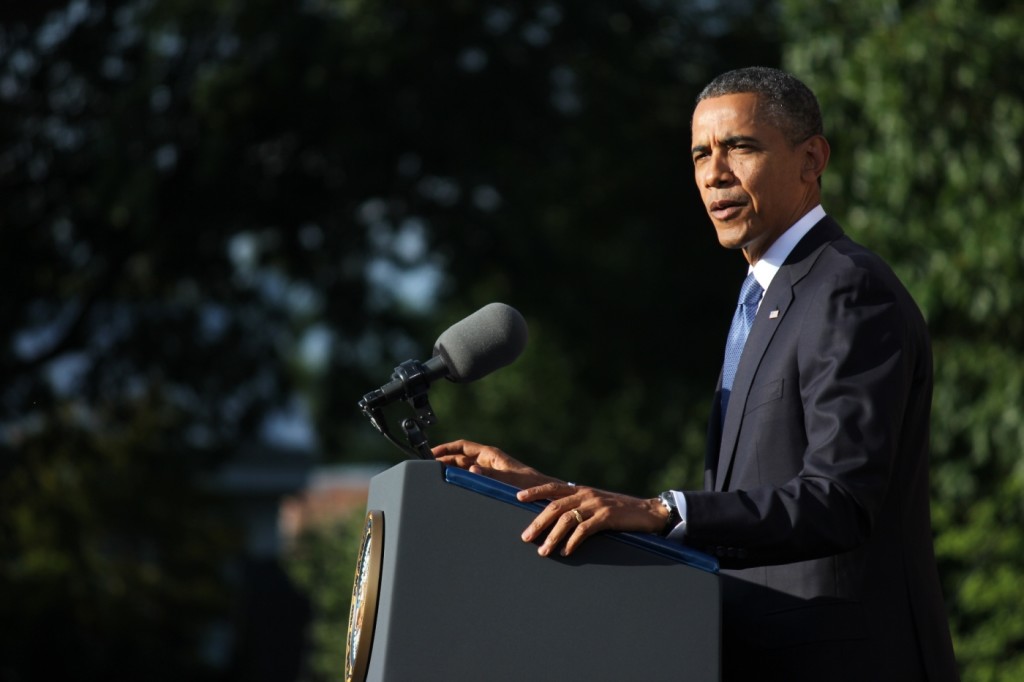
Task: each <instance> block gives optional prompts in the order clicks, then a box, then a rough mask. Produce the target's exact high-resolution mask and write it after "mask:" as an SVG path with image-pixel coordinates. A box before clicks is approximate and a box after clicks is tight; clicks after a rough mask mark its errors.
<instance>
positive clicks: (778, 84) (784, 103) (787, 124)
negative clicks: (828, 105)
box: [697, 66, 824, 145]
mask: <svg viewBox="0 0 1024 682" xmlns="http://www.w3.org/2000/svg"><path fill="white" fill-rule="evenodd" d="M741 93H753V94H755V95H757V96H758V98H759V104H760V105H761V106H762V107H764V112H765V113H767V115H768V119H769V120H770V121H771V123H772V124H773V125H775V126H776V127H778V128H779V130H781V131H782V132H783V134H784V135H785V136H786V139H787V140H789V143H790V144H794V145H795V144H799V143H801V142H803V141H804V140H806V139H808V138H809V137H811V136H813V135H823V134H824V126H823V125H822V122H821V108H820V107H819V106H818V98H817V97H815V96H814V93H813V92H811V89H810V88H809V87H807V86H806V85H804V84H803V82H802V81H800V80H799V79H798V78H796V77H795V76H793V75H791V74H788V73H786V72H785V71H780V70H779V69H773V68H770V67H767V66H749V67H746V68H743V69H736V70H735V71H727V72H725V73H723V74H722V75H721V76H718V77H717V78H715V79H714V80H713V81H711V82H710V83H708V84H707V86H705V88H704V89H703V90H701V92H700V94H699V95H697V102H698V103H700V102H702V101H704V100H706V99H708V98H711V97H722V96H724V95H738V94H741Z"/></svg>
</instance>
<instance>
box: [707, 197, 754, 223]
mask: <svg viewBox="0 0 1024 682" xmlns="http://www.w3.org/2000/svg"><path fill="white" fill-rule="evenodd" d="M745 205H746V204H745V203H744V202H742V201H734V200H730V199H719V200H718V201H712V202H711V205H710V206H708V213H710V214H711V217H712V218H714V219H715V220H729V219H731V218H735V217H736V216H737V215H739V213H740V211H741V210H743V207H744V206H745Z"/></svg>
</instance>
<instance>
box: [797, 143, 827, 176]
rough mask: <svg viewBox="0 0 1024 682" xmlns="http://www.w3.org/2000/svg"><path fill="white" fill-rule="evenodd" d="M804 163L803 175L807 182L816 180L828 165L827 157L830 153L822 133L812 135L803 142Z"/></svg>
mask: <svg viewBox="0 0 1024 682" xmlns="http://www.w3.org/2000/svg"><path fill="white" fill-rule="evenodd" d="M803 146H804V165H803V169H802V170H803V174H804V175H803V177H804V180H807V181H808V182H815V183H816V182H818V179H819V178H820V177H821V175H822V173H824V172H825V169H826V168H827V167H828V159H829V156H830V155H831V153H832V150H831V148H830V147H829V145H828V140H826V139H825V136H824V135H812V136H811V137H809V138H807V139H806V140H804V142H803Z"/></svg>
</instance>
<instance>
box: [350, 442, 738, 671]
mask: <svg viewBox="0 0 1024 682" xmlns="http://www.w3.org/2000/svg"><path fill="white" fill-rule="evenodd" d="M515 492H516V489H515V488H513V487H511V486H507V485H505V484H502V483H499V482H497V481H493V480H491V479H487V478H484V477H481V476H477V475H474V474H471V473H469V472H466V471H463V470H460V469H453V468H447V467H445V466H444V465H442V464H441V463H439V462H433V461H407V462H403V463H401V464H398V465H397V466H395V467H392V468H391V469H389V470H387V471H385V472H383V473H381V474H379V475H377V476H375V477H374V478H373V479H372V481H371V483H370V493H369V498H368V502H367V525H366V530H365V531H364V535H363V544H362V547H361V551H360V559H359V562H358V566H357V570H356V580H355V584H354V586H353V606H352V611H351V616H350V620H349V632H348V643H347V644H348V656H347V657H346V658H347V664H346V678H347V679H353V680H369V681H372V682H380V681H387V682H401V681H403V680H416V681H417V682H421V681H427V680H445V681H451V680H488V681H490V680H510V681H511V680H515V681H517V682H518V681H521V680H531V679H532V680H554V679H561V680H588V681H589V680H595V681H599V680H628V679H640V678H641V676H642V677H643V679H653V680H693V681H699V682H704V681H713V680H718V679H719V659H720V635H721V595H720V588H719V576H718V575H717V570H718V566H717V562H716V561H715V559H713V558H712V557H709V556H707V555H705V554H702V553H700V552H697V551H694V550H690V549H688V548H686V547H682V546H681V545H678V544H676V543H670V542H668V541H665V540H663V539H661V538H658V537H656V536H653V535H648V534H644V533H601V534H598V535H596V536H593V537H591V538H589V539H588V540H587V541H586V542H584V543H583V545H581V546H580V547H579V548H578V549H577V551H576V552H574V553H573V555H572V556H570V557H560V556H558V557H546V558H544V557H540V556H538V555H537V552H536V549H537V547H536V545H531V544H527V543H524V542H523V541H522V540H521V539H520V537H519V535H520V533H521V532H522V531H523V529H525V528H526V526H527V525H528V524H529V522H530V520H531V519H532V518H533V517H534V516H536V514H537V512H538V511H539V510H540V509H541V508H542V507H543V505H541V504H538V503H531V504H525V503H521V502H519V501H518V500H516V499H515Z"/></svg>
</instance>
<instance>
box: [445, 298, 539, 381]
mask: <svg viewBox="0 0 1024 682" xmlns="http://www.w3.org/2000/svg"><path fill="white" fill-rule="evenodd" d="M526 338H527V331H526V320H524V319H523V316H522V315H520V314H519V311H518V310H516V309H515V308H513V307H512V306H509V305H505V304H504V303H489V304H487V305H485V306H484V307H483V308H481V309H480V310H478V311H476V312H475V313H473V314H472V315H470V316H469V317H466V318H465V319H463V320H460V321H459V322H456V323H455V324H453V325H452V326H451V327H449V328H448V329H447V330H446V331H445V332H444V333H442V334H441V336H439V337H437V342H436V343H435V344H434V355H435V356H440V357H441V359H442V360H443V361H444V364H445V366H446V367H447V368H448V378H449V379H451V380H452V381H456V382H459V383H465V382H467V381H476V380H477V379H479V378H480V377H483V376H486V375H488V374H490V373H491V372H493V371H495V370H497V369H501V368H502V367H504V366H505V365H507V364H509V363H511V362H512V361H513V360H515V359H516V358H517V357H519V355H520V354H521V353H522V352H523V349H524V348H525V347H526Z"/></svg>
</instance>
